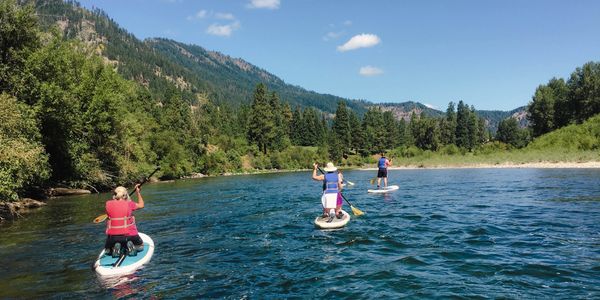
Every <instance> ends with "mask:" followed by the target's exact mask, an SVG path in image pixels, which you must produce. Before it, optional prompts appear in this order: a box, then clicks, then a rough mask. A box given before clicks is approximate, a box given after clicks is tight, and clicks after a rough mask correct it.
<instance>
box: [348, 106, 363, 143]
mask: <svg viewBox="0 0 600 300" xmlns="http://www.w3.org/2000/svg"><path fill="white" fill-rule="evenodd" d="M349 124H350V129H351V130H352V142H351V146H350V147H351V148H353V149H354V150H359V149H363V148H364V144H365V133H364V131H363V128H362V126H361V124H360V118H359V117H358V115H357V114H356V113H355V112H353V111H350V120H349Z"/></svg>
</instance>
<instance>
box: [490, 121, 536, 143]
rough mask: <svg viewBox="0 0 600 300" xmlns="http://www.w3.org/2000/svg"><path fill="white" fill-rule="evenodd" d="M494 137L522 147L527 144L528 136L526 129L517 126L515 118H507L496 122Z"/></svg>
mask: <svg viewBox="0 0 600 300" xmlns="http://www.w3.org/2000/svg"><path fill="white" fill-rule="evenodd" d="M496 139H497V140H498V141H501V142H503V143H505V144H509V145H512V146H513V147H516V148H523V147H525V146H526V145H527V143H528V139H529V137H528V132H527V130H524V129H521V128H519V124H518V123H517V120H515V119H514V118H508V119H505V120H502V121H501V122H500V124H498V132H497V133H496Z"/></svg>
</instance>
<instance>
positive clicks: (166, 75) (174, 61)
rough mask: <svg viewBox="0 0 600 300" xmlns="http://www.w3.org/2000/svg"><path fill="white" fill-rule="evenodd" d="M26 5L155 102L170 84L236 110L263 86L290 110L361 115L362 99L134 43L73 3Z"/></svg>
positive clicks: (231, 62)
mask: <svg viewBox="0 0 600 300" xmlns="http://www.w3.org/2000/svg"><path fill="white" fill-rule="evenodd" d="M28 2H32V3H35V6H36V11H37V12H38V16H39V20H40V22H41V23H42V24H43V25H44V27H46V28H50V27H52V26H56V25H57V24H58V25H59V28H60V29H61V30H62V31H63V33H64V36H65V37H66V38H68V39H69V38H77V39H80V40H82V41H84V42H85V43H87V44H91V45H93V46H95V47H96V49H97V52H98V53H99V54H100V55H102V56H104V57H105V58H106V59H107V60H108V61H110V62H112V63H114V64H115V66H116V67H117V69H118V72H119V73H120V74H121V75H123V76H124V77H125V78H126V79H130V80H135V81H137V82H139V83H140V84H142V85H145V86H147V87H148V88H149V90H150V92H151V93H152V94H153V95H157V96H158V97H161V98H162V97H164V96H165V95H164V93H165V92H164V91H165V90H166V89H167V87H168V86H169V85H171V84H174V85H176V86H177V87H178V88H179V89H180V90H181V92H182V97H183V98H184V100H186V101H188V102H190V104H193V105H195V104H197V102H198V101H203V100H205V99H207V98H210V99H211V100H212V101H214V102H215V103H227V104H229V105H234V106H238V105H239V104H242V103H245V104H248V103H249V101H250V99H251V97H252V90H253V88H254V87H255V86H256V85H257V84H258V83H264V84H265V85H266V86H267V88H269V89H270V90H272V91H275V92H277V93H278V94H279V95H280V96H281V97H282V99H284V100H285V101H287V102H289V103H290V104H291V105H292V106H301V107H309V106H310V107H314V108H316V109H318V110H321V111H324V112H329V113H333V112H334V111H335V108H336V105H337V102H338V101H346V104H347V105H348V106H349V107H350V108H352V109H354V110H355V111H356V112H358V113H359V114H362V113H364V111H365V103H364V102H363V101H355V100H346V99H342V98H340V97H337V96H333V95H326V94H319V93H315V92H311V91H307V90H305V89H303V88H301V87H298V86H293V85H289V84H286V83H285V82H284V81H283V80H281V79H280V78H278V77H276V76H275V75H273V74H271V73H269V72H267V71H265V70H263V69H260V68H258V67H256V66H254V65H252V64H250V63H248V62H246V61H244V60H242V59H239V58H232V57H230V56H227V55H224V54H221V53H219V52H214V51H208V50H206V49H204V48H202V47H200V46H195V45H186V44H182V43H179V42H176V41H173V40H168V39H160V38H155V39H148V40H145V41H140V40H138V39H137V38H136V37H135V36H133V35H132V34H130V33H128V32H127V31H126V30H124V29H122V28H120V27H119V25H118V24H117V23H115V22H114V21H113V20H112V19H110V17H109V16H107V15H106V14H105V13H104V12H103V11H101V10H98V9H97V10H94V11H88V10H86V9H84V8H82V7H80V6H79V4H78V3H77V2H74V1H62V0H39V1H28Z"/></svg>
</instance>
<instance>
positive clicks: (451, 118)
mask: <svg viewBox="0 0 600 300" xmlns="http://www.w3.org/2000/svg"><path fill="white" fill-rule="evenodd" d="M440 130H441V142H442V144H444V145H450V144H454V143H456V112H455V111H454V102H450V103H448V108H447V109H446V117H445V118H443V119H442V121H440Z"/></svg>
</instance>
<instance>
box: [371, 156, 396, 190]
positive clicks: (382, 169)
mask: <svg viewBox="0 0 600 300" xmlns="http://www.w3.org/2000/svg"><path fill="white" fill-rule="evenodd" d="M391 165H392V162H391V161H390V160H388V159H387V158H386V157H385V153H383V152H381V158H380V159H379V161H378V162H377V167H378V168H379V170H377V188H378V189H379V188H380V187H381V178H383V186H384V188H387V186H388V180H387V169H388V167H389V166H391ZM371 184H372V183H371Z"/></svg>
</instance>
